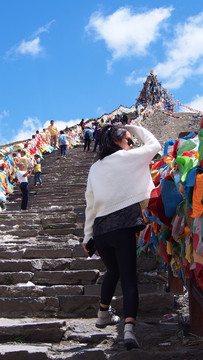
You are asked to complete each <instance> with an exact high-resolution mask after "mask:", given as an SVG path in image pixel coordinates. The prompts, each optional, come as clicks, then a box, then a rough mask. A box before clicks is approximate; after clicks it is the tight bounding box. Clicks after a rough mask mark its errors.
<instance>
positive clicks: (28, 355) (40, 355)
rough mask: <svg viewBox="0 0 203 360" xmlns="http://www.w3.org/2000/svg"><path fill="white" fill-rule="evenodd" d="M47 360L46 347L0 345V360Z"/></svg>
mask: <svg viewBox="0 0 203 360" xmlns="http://www.w3.org/2000/svg"><path fill="white" fill-rule="evenodd" d="M16 359H19V360H48V347H47V346H34V345H21V344H16V345H13V344H8V345H0V360H16Z"/></svg>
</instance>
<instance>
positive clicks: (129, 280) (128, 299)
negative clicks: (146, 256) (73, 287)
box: [94, 228, 139, 318]
mask: <svg viewBox="0 0 203 360" xmlns="http://www.w3.org/2000/svg"><path fill="white" fill-rule="evenodd" d="M94 241H95V245H96V248H97V251H98V253H99V255H100V256H101V259H102V260H103V262H104V264H105V266H106V268H107V272H106V275H105V277H104V280H103V284H102V288H101V303H102V304H104V305H110V303H111V299H112V297H113V295H114V292H115V289H116V285H117V282H118V279H119V278H120V281H121V287H122V292H123V313H124V317H125V318H126V317H133V318H136V316H137V310H138V303H139V297H138V289H137V272H136V255H137V245H136V238H135V229H134V228H129V229H120V230H115V231H111V232H109V233H107V234H104V235H99V236H94Z"/></svg>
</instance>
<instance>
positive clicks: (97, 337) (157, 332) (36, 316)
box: [0, 145, 202, 360]
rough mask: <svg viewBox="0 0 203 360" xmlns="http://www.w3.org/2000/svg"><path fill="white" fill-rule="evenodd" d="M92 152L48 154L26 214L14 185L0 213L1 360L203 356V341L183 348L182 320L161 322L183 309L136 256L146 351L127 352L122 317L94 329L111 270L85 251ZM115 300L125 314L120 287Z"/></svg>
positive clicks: (152, 263) (162, 279)
mask: <svg viewBox="0 0 203 360" xmlns="http://www.w3.org/2000/svg"><path fill="white" fill-rule="evenodd" d="M93 154H94V153H93V152H91V151H90V152H83V149H82V145H80V146H78V147H75V148H74V149H70V150H68V153H67V159H61V158H60V155H59V151H54V152H53V153H52V154H47V155H45V156H44V158H45V159H44V161H43V162H42V178H43V186H42V187H34V186H33V182H34V181H33V177H31V178H30V180H29V186H30V194H29V208H28V210H27V211H20V203H21V201H20V191H19V188H18V186H16V189H15V192H14V193H13V194H12V195H11V196H10V197H9V199H8V202H7V205H6V211H3V212H1V213H0V320H1V321H0V360H13V359H16V356H18V358H19V360H24V359H25V360H35V359H37V360H48V359H56V360H59V359H60V360H62V359H63V360H65V359H75V360H76V359H95V358H97V360H100V359H101V360H107V359H110V360H111V359H112V360H113V359H114V360H116V359H117V360H118V359H120V360H122V359H123V360H125V359H134V358H136V359H141V358H142V360H144V359H155V357H156V358H157V355H158V356H159V358H161V359H169V357H167V356H169V354H170V356H175V355H174V354H179V355H178V356H179V357H178V356H176V359H185V358H186V357H185V356H186V355H187V356H189V358H192V357H193V358H195V359H196V360H197V359H200V358H202V357H201V355H202V352H201V349H200V348H199V343H198V348H197V347H196V348H195V349H194V347H192V348H185V346H184V344H183V342H182V341H180V340H179V339H178V337H177V336H175V334H176V332H177V330H178V329H179V327H178V323H177V322H174V323H173V322H172V323H171V322H170V323H169V324H168V323H167V321H166V322H164V321H162V322H160V319H161V317H162V316H163V315H164V314H167V313H171V312H173V311H177V309H178V308H177V306H176V308H175V307H174V295H173V294H171V293H167V292H166V291H165V285H166V278H167V276H166V275H165V274H164V272H157V269H156V265H157V264H156V260H155V259H154V258H148V259H138V279H139V291H140V311H139V317H138V325H137V333H138V340H139V341H140V343H141V349H137V350H132V351H130V352H127V351H125V349H124V346H123V342H122V329H123V320H122V321H121V323H120V324H119V325H118V326H116V327H110V326H108V327H106V328H105V329H97V328H96V327H95V318H96V314H97V309H98V305H99V294H100V288H101V282H102V278H103V276H104V271H105V269H104V266H103V264H102V262H101V259H100V258H99V257H98V256H97V255H96V256H95V258H88V257H87V256H86V254H85V253H84V251H83V249H82V246H81V241H82V239H83V225H84V210H85V196H84V193H85V188H86V181H87V174H88V171H89V168H90V166H91V164H92V163H93V162H94V161H95V156H94V155H93ZM115 295H116V296H115V298H114V299H113V303H112V305H113V307H115V308H116V309H117V312H118V314H121V316H122V296H121V289H120V286H119V285H118V287H117V290H116V294H115ZM176 315H177V314H176ZM177 316H178V315H177ZM188 341H189V340H188ZM193 341H194V339H193ZM165 347H166V348H167V352H166V349H165ZM154 356H155V357H154ZM190 356H191V357H190ZM195 356H197V357H195ZM198 356H200V357H198ZM171 358H172V357H171Z"/></svg>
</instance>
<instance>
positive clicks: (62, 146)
mask: <svg viewBox="0 0 203 360" xmlns="http://www.w3.org/2000/svg"><path fill="white" fill-rule="evenodd" d="M66 148H67V145H65V144H64V145H60V149H61V156H66Z"/></svg>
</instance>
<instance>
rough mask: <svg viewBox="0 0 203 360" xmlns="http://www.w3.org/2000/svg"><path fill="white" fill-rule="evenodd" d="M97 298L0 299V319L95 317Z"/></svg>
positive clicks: (72, 296)
mask: <svg viewBox="0 0 203 360" xmlns="http://www.w3.org/2000/svg"><path fill="white" fill-rule="evenodd" d="M98 306H99V297H98V296H85V295H60V296H53V297H18V298H0V317H6V318H23V317H26V318H27V317H38V318H41V317H59V318H71V317H73V318H75V317H81V316H82V317H85V318H88V317H95V316H96V313H97V310H98Z"/></svg>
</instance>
